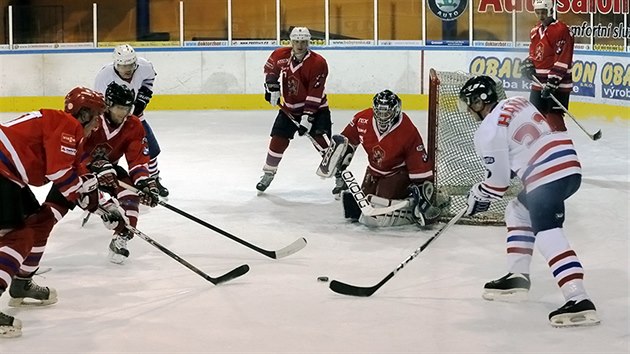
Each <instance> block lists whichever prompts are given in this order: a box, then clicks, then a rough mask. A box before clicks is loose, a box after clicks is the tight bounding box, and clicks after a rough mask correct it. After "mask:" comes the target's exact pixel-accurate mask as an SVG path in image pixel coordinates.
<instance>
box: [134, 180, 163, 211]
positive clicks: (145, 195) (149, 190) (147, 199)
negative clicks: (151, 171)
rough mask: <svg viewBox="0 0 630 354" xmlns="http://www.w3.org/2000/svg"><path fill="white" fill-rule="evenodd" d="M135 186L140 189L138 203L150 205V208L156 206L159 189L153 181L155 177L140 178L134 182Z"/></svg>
mask: <svg viewBox="0 0 630 354" xmlns="http://www.w3.org/2000/svg"><path fill="white" fill-rule="evenodd" d="M136 188H138V189H139V190H140V192H141V193H140V203H141V204H144V205H147V206H150V207H151V208H154V207H156V206H157V205H158V204H159V202H160V197H159V193H160V190H159V189H158V187H157V184H156V183H155V179H153V178H147V179H143V180H140V181H138V182H137V183H136Z"/></svg>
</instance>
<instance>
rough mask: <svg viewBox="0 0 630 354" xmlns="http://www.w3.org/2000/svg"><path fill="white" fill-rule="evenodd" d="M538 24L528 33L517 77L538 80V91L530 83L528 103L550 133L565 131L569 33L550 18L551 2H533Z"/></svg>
mask: <svg viewBox="0 0 630 354" xmlns="http://www.w3.org/2000/svg"><path fill="white" fill-rule="evenodd" d="M534 11H535V12H536V16H537V17H538V19H539V21H540V22H538V24H536V26H534V28H532V30H531V32H530V38H531V42H530V44H529V55H528V57H527V59H525V60H523V62H522V64H521V73H522V75H523V76H524V77H527V78H529V79H530V80H531V79H533V78H534V77H536V78H538V80H539V81H540V83H541V84H542V85H543V86H542V87H541V86H540V85H538V84H537V83H535V82H533V83H532V89H531V92H530V96H529V100H530V101H531V102H532V104H533V105H534V106H536V108H538V110H539V111H540V112H541V113H543V114H544V115H545V116H546V118H547V122H548V123H549V126H550V127H551V129H552V130H553V131H566V130H567V128H566V126H565V124H564V118H563V117H564V110H563V109H562V108H561V107H560V106H558V104H556V103H555V102H554V101H553V99H552V98H551V95H554V97H556V99H558V101H559V102H560V103H562V105H563V106H564V107H565V108H568V107H569V96H570V94H571V91H572V89H573V78H572V75H571V68H572V65H573V45H574V39H573V33H572V32H571V30H570V29H569V27H568V26H567V25H566V24H565V23H564V22H562V21H558V20H556V19H554V18H553V16H552V15H553V1H552V0H534Z"/></svg>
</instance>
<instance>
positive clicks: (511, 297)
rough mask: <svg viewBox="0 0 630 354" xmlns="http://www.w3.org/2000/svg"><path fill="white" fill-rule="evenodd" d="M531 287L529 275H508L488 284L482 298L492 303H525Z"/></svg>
mask: <svg viewBox="0 0 630 354" xmlns="http://www.w3.org/2000/svg"><path fill="white" fill-rule="evenodd" d="M530 285H531V282H530V281H529V274H521V273H507V274H506V275H505V276H504V277H502V278H500V279H497V280H493V281H490V282H488V283H486V285H484V287H483V289H484V292H483V295H481V297H483V298H484V299H486V300H490V301H492V300H497V301H508V302H511V301H515V302H516V301H524V300H527V293H528V292H529V287H530Z"/></svg>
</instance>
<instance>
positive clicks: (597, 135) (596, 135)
mask: <svg viewBox="0 0 630 354" xmlns="http://www.w3.org/2000/svg"><path fill="white" fill-rule="evenodd" d="M532 80H533V81H534V82H535V83H537V84H538V85H540V86H544V85H543V84H541V83H540V80H538V78H537V77H536V76H534V77H532ZM550 96H551V99H552V100H553V101H554V102H555V103H556V104H557V105H558V106H560V108H561V109H562V110H563V111H564V113H566V114H567V115H568V116H569V118H571V119H572V120H573V122H575V124H576V125H577V126H578V127H579V128H580V129H582V131H583V132H584V133H586V135H588V137H589V138H591V140H593V141H595V140H599V138H601V137H602V131H601V129H600V130H598V131H596V132H595V133H593V134H591V133H589V132H588V131H587V130H586V128H584V127H583V126H582V124H580V123H579V122H578V121H577V118H575V117H574V116H573V114H571V112H569V110H568V109H567V108H566V107H565V106H564V105H563V104H562V103H560V101H558V99H557V98H556V96H554V95H553V94H551V95H550Z"/></svg>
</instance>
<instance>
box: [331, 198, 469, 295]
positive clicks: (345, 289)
mask: <svg viewBox="0 0 630 354" xmlns="http://www.w3.org/2000/svg"><path fill="white" fill-rule="evenodd" d="M466 210H467V208H463V209H462V210H461V211H460V212H459V213H457V215H455V216H454V217H453V218H452V219H451V220H449V222H448V223H447V224H446V225H444V226H442V228H441V229H439V230H438V231H437V232H436V233H435V235H433V236H431V238H430V239H428V240H427V241H426V242H425V243H423V244H422V246H420V247H418V248H416V250H415V251H413V253H412V254H410V255H409V256H408V257H407V258H405V260H404V261H402V262H401V263H400V264H399V265H398V267H396V269H394V270H393V271H392V272H390V273H389V274H387V276H386V277H385V278H383V280H381V281H380V282H378V283H377V284H376V285H374V286H368V287H363V286H355V285H350V284H347V283H343V282H340V281H338V280H333V281H332V282H330V290H332V291H334V292H336V293H338V294H343V295H350V296H362V297H367V296H370V295H372V294H374V293H375V292H376V291H377V290H378V289H380V287H381V286H383V285H384V284H385V283H387V282H388V281H389V280H390V279H391V278H393V277H394V275H396V273H398V271H400V270H401V269H403V268H404V267H405V265H406V264H407V263H409V262H411V260H412V259H414V258H416V257H417V256H418V255H419V254H420V253H421V252H422V251H424V250H425V249H426V248H427V247H428V246H429V245H430V244H431V242H433V241H434V240H435V239H437V238H438V237H440V235H442V234H443V233H444V232H445V231H446V230H448V228H450V227H451V226H453V224H455V223H456V222H457V221H458V220H459V219H460V218H461V217H462V216H463V215H464V213H465V212H466Z"/></svg>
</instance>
